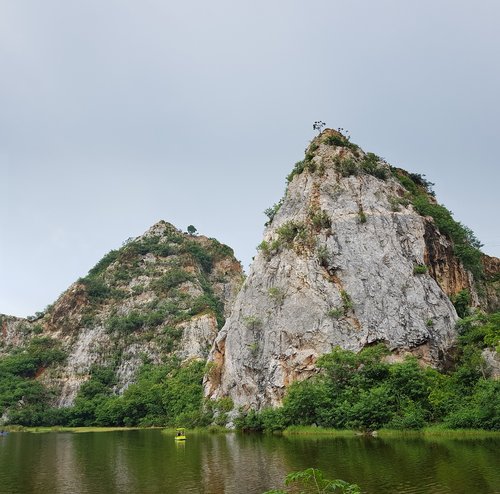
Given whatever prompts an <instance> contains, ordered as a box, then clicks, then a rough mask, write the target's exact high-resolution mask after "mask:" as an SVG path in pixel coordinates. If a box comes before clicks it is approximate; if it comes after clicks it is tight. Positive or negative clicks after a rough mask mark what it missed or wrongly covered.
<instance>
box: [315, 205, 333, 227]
mask: <svg viewBox="0 0 500 494" xmlns="http://www.w3.org/2000/svg"><path fill="white" fill-rule="evenodd" d="M309 219H310V220H311V223H312V225H313V227H314V228H315V229H316V230H321V229H326V228H330V227H331V226H332V222H331V220H330V217H329V216H328V213H327V212H326V211H325V210H323V209H319V208H313V209H310V210H309Z"/></svg>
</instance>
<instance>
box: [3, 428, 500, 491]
mask: <svg viewBox="0 0 500 494" xmlns="http://www.w3.org/2000/svg"><path fill="white" fill-rule="evenodd" d="M499 446H500V439H498V438H495V439H475V440H463V439H462V440H452V439H431V440H428V439H427V440H424V439H380V438H361V437H360V438H352V439H351V438H349V439H345V438H317V437H313V438H311V437H292V438H290V437H274V436H270V437H267V436H258V435H239V434H192V435H190V436H189V437H188V440H187V441H186V443H185V444H176V443H175V441H174V440H173V436H168V435H166V434H162V433H161V432H160V431H158V430H148V431H120V432H100V433H83V434H71V433H47V434H29V433H11V434H9V435H8V436H5V437H0V493H9V494H15V493H23V494H24V493H37V494H56V493H65V494H66V493H68V494H80V493H92V494H94V493H105V494H115V493H120V494H122V493H140V494H148V493H169V494H170V493H171V494H177V493H183V494H184V493H204V494H222V493H226V494H260V493H262V492H263V491H264V490H266V489H270V488H272V487H279V486H281V481H282V479H283V477H284V476H285V474H286V473H287V472H290V471H293V470H301V469H304V468H308V467H311V466H314V467H317V468H321V469H322V470H324V471H325V473H327V474H328V476H329V477H334V478H343V479H344V480H349V481H352V482H357V483H358V484H359V485H360V486H361V487H362V488H363V492H366V493H370V494H379V493H380V494H381V493H384V494H387V493H390V494H393V493H432V494H438V493H439V494H441V493H453V494H490V493H500V455H499Z"/></svg>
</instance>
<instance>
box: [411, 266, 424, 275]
mask: <svg viewBox="0 0 500 494" xmlns="http://www.w3.org/2000/svg"><path fill="white" fill-rule="evenodd" d="M425 273H427V266H426V265H425V264H417V265H416V266H413V274H425Z"/></svg>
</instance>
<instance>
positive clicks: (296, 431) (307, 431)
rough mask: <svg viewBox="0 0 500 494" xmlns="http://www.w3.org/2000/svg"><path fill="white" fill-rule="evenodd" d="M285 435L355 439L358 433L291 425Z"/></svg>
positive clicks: (284, 432)
mask: <svg viewBox="0 0 500 494" xmlns="http://www.w3.org/2000/svg"><path fill="white" fill-rule="evenodd" d="M283 434H284V435H285V436H293V435H327V436H335V437H355V436H356V435H358V432H356V431H354V430H344V429H330V428H327V427H313V426H311V425H291V426H290V427H287V428H286V429H285V430H284V431H283Z"/></svg>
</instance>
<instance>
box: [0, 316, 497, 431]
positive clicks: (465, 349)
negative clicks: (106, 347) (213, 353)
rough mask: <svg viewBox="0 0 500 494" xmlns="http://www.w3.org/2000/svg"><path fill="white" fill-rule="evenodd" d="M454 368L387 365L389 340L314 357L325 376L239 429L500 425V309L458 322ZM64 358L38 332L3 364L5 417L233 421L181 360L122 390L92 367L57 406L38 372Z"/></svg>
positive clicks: (201, 369) (80, 421)
mask: <svg viewBox="0 0 500 494" xmlns="http://www.w3.org/2000/svg"><path fill="white" fill-rule="evenodd" d="M458 329H459V338H458V346H457V348H456V355H455V360H454V364H453V365H452V366H451V368H450V369H449V370H448V371H446V372H439V371H437V370H435V369H432V368H429V367H422V366H420V365H419V363H418V361H417V359H415V358H407V359H405V360H404V361H403V362H400V363H394V364H389V363H387V362H386V361H385V359H384V357H385V356H386V355H388V353H389V352H388V350H387V348H385V347H384V346H383V345H377V346H373V347H368V348H365V349H364V350H362V351H361V352H360V353H358V354H355V353H353V352H350V351H347V350H341V349H339V348H337V349H335V350H334V351H333V352H331V353H329V354H326V355H324V356H322V357H321V358H320V359H319V360H318V363H317V365H318V367H319V368H320V372H319V373H318V375H317V376H315V377H313V378H311V379H308V380H307V381H304V382H296V383H294V384H292V385H291V386H290V387H289V388H288V391H287V394H286V396H285V399H284V401H283V406H282V407H280V408H274V409H272V408H269V409H264V410H262V411H261V412H259V413H256V412H253V411H250V412H248V413H243V412H240V413H239V416H238V417H237V419H236V420H235V424H236V426H237V427H238V428H239V429H242V430H249V431H279V430H283V429H285V428H286V427H288V426H292V425H313V424H315V425H317V426H322V427H333V428H337V429H346V428H347V429H358V430H376V429H380V428H392V429H420V428H422V427H425V426H427V425H431V424H443V426H445V427H449V428H479V429H488V430H500V381H499V380H495V379H492V378H490V377H489V373H490V369H488V366H487V364H486V362H485V360H484V359H483V357H482V351H483V349H484V348H486V347H490V348H491V347H495V346H497V348H496V350H497V351H498V350H500V348H498V345H499V341H500V313H495V314H492V315H489V316H486V315H483V314H476V315H474V316H470V317H467V318H465V319H463V320H461V321H460V323H459V327H458ZM64 359H65V354H64V353H63V352H62V351H61V350H60V349H59V348H58V344H57V342H55V341H54V340H52V339H49V338H34V339H33V340H32V342H31V343H30V345H29V346H28V347H27V348H26V349H24V350H21V349H19V350H18V351H16V352H15V353H13V354H12V355H9V356H7V357H3V358H2V359H1V360H0V415H4V417H6V418H8V422H9V423H12V424H20V425H25V426H40V425H64V426H135V425H137V426H184V427H196V426H201V427H203V426H208V425H210V424H211V423H213V422H214V421H215V422H216V423H217V424H219V425H224V424H225V423H226V422H227V413H228V412H229V411H230V410H231V409H232V403H231V400H229V399H222V400H220V401H218V402H212V401H207V400H205V399H204V398H203V385H202V381H203V376H204V374H205V373H206V371H207V367H206V364H205V362H201V361H193V362H191V363H190V364H188V365H184V366H181V365H180V362H179V361H178V360H176V359H171V360H169V361H168V362H166V363H164V364H162V365H153V364H149V363H146V364H144V365H143V366H142V368H141V370H140V372H139V375H138V376H137V380H136V382H135V384H132V385H130V386H129V387H128V388H127V389H126V390H125V391H124V392H123V394H121V395H116V393H115V390H116V385H117V377H116V372H115V371H116V369H115V368H113V367H112V366H110V367H98V366H94V367H93V368H92V369H91V376H90V379H89V380H88V381H86V382H85V383H84V384H83V385H82V386H81V388H80V391H79V393H78V395H77V397H76V400H75V403H74V405H73V406H72V407H68V408H53V407H52V408H51V407H50V403H52V402H53V400H54V394H53V393H52V392H51V391H50V390H48V389H47V388H45V387H44V386H43V385H42V383H41V382H40V380H39V379H36V377H37V376H39V375H40V373H41V372H43V371H45V369H48V371H50V366H51V365H56V364H58V363H60V362H62V361H63V360H64Z"/></svg>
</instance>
